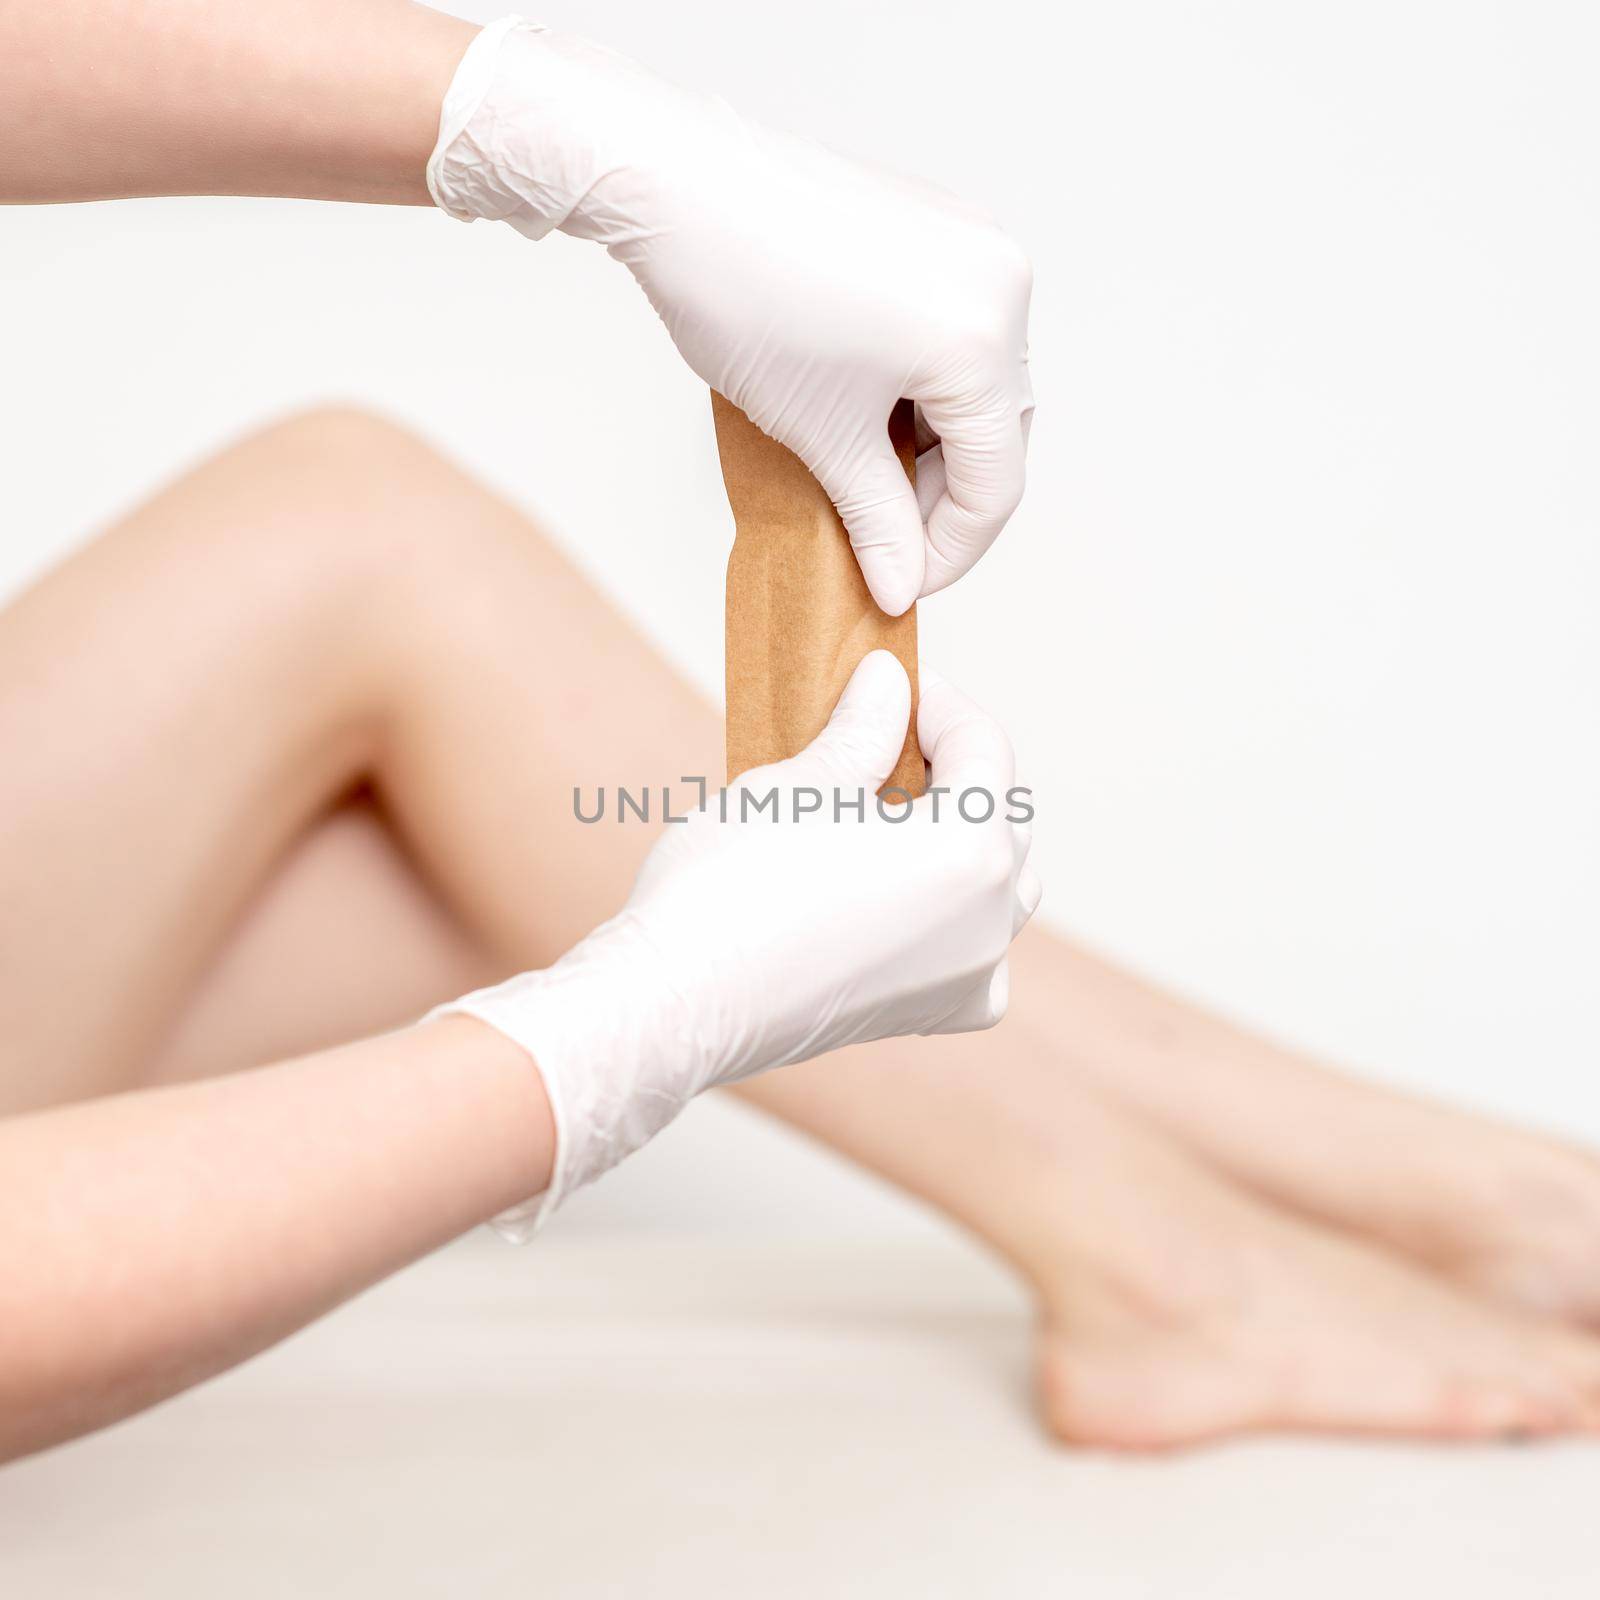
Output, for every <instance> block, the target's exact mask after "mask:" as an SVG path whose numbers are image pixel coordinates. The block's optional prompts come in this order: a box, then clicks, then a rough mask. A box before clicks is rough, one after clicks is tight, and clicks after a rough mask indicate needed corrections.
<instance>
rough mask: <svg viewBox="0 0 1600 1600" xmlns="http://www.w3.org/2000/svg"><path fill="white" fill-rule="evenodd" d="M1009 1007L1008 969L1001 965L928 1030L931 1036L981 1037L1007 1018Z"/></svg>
mask: <svg viewBox="0 0 1600 1600" xmlns="http://www.w3.org/2000/svg"><path fill="white" fill-rule="evenodd" d="M1010 1004H1011V967H1010V963H1009V962H1006V961H1001V963H1000V965H999V966H997V967H996V968H995V969H994V971H993V972H991V973H989V974H987V975H986V976H985V977H984V979H983V980H982V981H981V982H980V983H978V984H976V985H975V986H974V987H973V988H972V990H971V991H970V992H969V993H968V994H967V995H965V996H964V997H963V999H962V1001H961V1004H960V1005H958V1006H957V1007H956V1008H955V1010H954V1011H952V1012H951V1013H950V1014H949V1015H948V1016H946V1017H944V1018H942V1019H941V1020H940V1021H939V1023H938V1024H937V1025H936V1026H934V1027H932V1028H929V1029H928V1030H927V1033H928V1034H929V1035H930V1036H931V1035H933V1034H938V1033H981V1032H982V1031H983V1030H984V1029H985V1028H992V1027H994V1025H995V1024H996V1023H997V1022H999V1021H1000V1020H1001V1019H1002V1018H1003V1017H1004V1016H1005V1014H1006V1009H1007V1007H1008V1006H1009V1005H1010Z"/></svg>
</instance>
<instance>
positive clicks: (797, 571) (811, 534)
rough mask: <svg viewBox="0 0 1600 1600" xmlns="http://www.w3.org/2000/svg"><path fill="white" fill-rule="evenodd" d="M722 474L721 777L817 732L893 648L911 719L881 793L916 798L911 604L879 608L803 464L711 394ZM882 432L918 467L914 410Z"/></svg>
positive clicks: (920, 783)
mask: <svg viewBox="0 0 1600 1600" xmlns="http://www.w3.org/2000/svg"><path fill="white" fill-rule="evenodd" d="M711 411H712V416H713V418H714V419H715V422H716V428H717V450H718V453H719V454H720V455H721V458H722V477H723V481H724V482H725V483H726V484H727V486H728V501H729V504H730V505H731V506H732V507H733V521H734V528H735V535H734V541H733V552H732V554H731V555H730V556H729V557H728V598H727V606H728V611H727V697H728V781H729V782H730V783H732V782H733V780H734V779H735V778H737V777H738V776H739V774H740V773H742V772H748V771H749V770H750V768H751V767H759V766H763V765H765V764H766V763H767V762H769V761H782V760H784V759H785V758H786V757H788V756H792V755H795V754H796V753H797V752H799V751H800V750H802V749H804V748H805V746H806V745H808V744H809V743H810V742H811V741H812V739H814V738H815V737H816V736H817V734H819V733H820V732H821V731H822V728H823V725H824V724H825V723H826V722H827V720H828V717H829V714H830V713H831V712H832V710H833V708H834V704H835V702H836V701H837V700H838V698H839V695H840V693H841V692H842V691H843V689H844V686H845V684H847V683H848V682H849V681H850V674H851V673H852V672H854V671H855V669H856V666H857V664H858V663H859V662H860V660H861V658H862V657H863V656H864V655H866V654H867V653H868V652H869V651H871V650H879V649H882V650H892V651H893V652H894V654H895V655H896V656H898V657H899V658H900V662H901V665H902V666H904V667H905V669H906V673H907V675H908V676H909V677H910V679H911V724H910V726H909V727H908V728H907V730H906V742H905V746H904V748H903V749H902V750H901V752H900V759H899V761H898V762H897V763H896V765H895V769H894V771H893V772H892V773H891V774H890V775H889V781H888V782H887V783H886V784H885V785H884V788H885V789H886V790H887V789H891V788H895V789H903V790H904V791H905V792H906V793H907V794H909V795H913V796H915V795H920V794H921V793H922V791H923V787H924V782H925V778H924V770H923V765H922V751H921V749H920V748H919V747H918V745H917V709H916V708H917V608H916V607H915V606H913V607H912V608H911V609H910V610H909V611H907V612H906V614H905V615H904V616H901V617H891V616H888V615H887V614H886V613H884V612H882V611H880V610H879V609H878V607H877V605H876V604H875V603H874V601H873V599H872V596H871V595H870V594H869V593H868V592H867V584H866V580H865V579H864V578H863V577H862V576H861V568H860V567H859V566H858V565H857V563H856V557H855V552H854V550H852V549H851V548H850V539H849V536H848V535H847V534H846V533H845V531H844V524H843V523H842V522H841V521H840V520H839V515H838V513H837V512H836V511H835V510H834V509H833V502H832V501H831V500H830V499H829V498H828V496H827V494H826V492H825V491H824V490H823V488H822V485H821V484H819V483H818V482H817V480H816V479H815V478H813V477H812V476H811V474H810V473H809V472H808V471H807V470H806V468H805V466H804V465H803V464H802V463H801V461H800V459H799V458H798V457H797V456H795V455H793V454H791V452H790V451H788V450H786V449H785V448H784V447H783V446H782V445H781V444H779V443H778V442H777V441H776V440H774V439H769V438H768V437H767V435H766V434H764V433H763V432H762V431H761V430H760V429H759V428H758V427H757V426H756V425H755V424H754V423H753V422H751V421H750V419H749V418H748V417H747V416H745V414H744V413H743V412H742V411H740V410H739V408H738V407H737V406H735V405H734V404H732V402H731V401H728V400H726V399H724V398H723V396H721V395H720V394H717V393H716V392H715V391H713V392H712V395H711ZM889 432H890V435H891V437H892V438H893V440H894V444H895V449H896V450H897V452H898V453H899V456H900V461H901V464H902V465H903V466H904V467H905V469H906V475H907V476H908V477H914V474H915V470H916V441H915V438H914V436H913V431H912V413H911V405H910V403H909V402H908V401H902V402H901V403H900V404H899V405H898V406H896V407H895V411H894V415H893V417H892V419H891V421H890V424H889Z"/></svg>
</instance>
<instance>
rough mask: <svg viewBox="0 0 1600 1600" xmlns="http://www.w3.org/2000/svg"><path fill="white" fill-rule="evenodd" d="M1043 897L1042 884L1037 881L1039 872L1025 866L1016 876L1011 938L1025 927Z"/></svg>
mask: <svg viewBox="0 0 1600 1600" xmlns="http://www.w3.org/2000/svg"><path fill="white" fill-rule="evenodd" d="M1042 899H1044V885H1043V884H1042V883H1041V882H1040V881H1039V874H1038V873H1037V872H1035V871H1034V870H1033V868H1032V867H1031V866H1025V867H1023V869H1022V872H1021V874H1020V875H1019V876H1018V878H1017V900H1016V906H1015V909H1014V910H1013V912H1012V916H1011V937H1012V938H1013V939H1015V938H1016V936H1017V935H1018V934H1019V933H1021V932H1022V930H1023V929H1024V928H1025V927H1027V925H1028V922H1029V919H1030V918H1031V917H1032V916H1033V914H1034V912H1035V911H1037V910H1038V909H1039V902H1040V901H1041V900H1042Z"/></svg>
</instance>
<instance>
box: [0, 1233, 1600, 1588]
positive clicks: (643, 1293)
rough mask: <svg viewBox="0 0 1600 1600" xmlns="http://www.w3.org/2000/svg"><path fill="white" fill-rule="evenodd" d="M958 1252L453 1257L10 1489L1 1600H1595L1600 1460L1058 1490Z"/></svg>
mask: <svg viewBox="0 0 1600 1600" xmlns="http://www.w3.org/2000/svg"><path fill="white" fill-rule="evenodd" d="M1026 1334H1027V1323H1026V1320H1025V1318H1024V1315H1023V1311H1022V1307H1021V1305H1020V1302H1019V1298H1018V1296H1017V1295H1016V1292H1015V1291H1014V1290H1013V1289H1012V1287H1011V1285H1010V1284H1009V1283H1008V1282H1007V1281H1006V1280H1005V1279H1003V1278H1001V1277H1000V1276H999V1275H998V1273H997V1272H996V1271H995V1269H994V1268H992V1267H990V1266H989V1265H988V1264H987V1263H986V1262H984V1261H982V1260H981V1259H979V1258H977V1257H975V1256H973V1255H972V1254H970V1253H969V1252H967V1251H965V1250H963V1249H960V1248H958V1247H957V1246H955V1245H953V1244H947V1245H945V1246H943V1247H935V1246H932V1245H920V1246H910V1245H904V1246H901V1247H900V1248H898V1249H897V1250H895V1251H894V1252H892V1253H891V1252H888V1251H886V1250H885V1248H884V1247H883V1246H881V1245H879V1246H865V1247H863V1246H861V1245H859V1244H857V1245H852V1244H850V1243H849V1242H848V1241H843V1240H831V1241H814V1242H813V1243H811V1244H802V1243H798V1242H796V1243H791V1244H790V1245H787V1246H784V1247H780V1248H770V1247H757V1246H753V1245H739V1244H735V1243H733V1242H731V1241H724V1242H722V1243H720V1244H709V1243H704V1242H699V1243H697V1242H693V1241H687V1240H680V1241H677V1242H665V1241H657V1242H655V1243H653V1244H651V1245H648V1246H645V1245H642V1244H638V1243H635V1244H614V1245H611V1246H601V1245H598V1244H589V1245H586V1246H583V1247H581V1248H579V1247H575V1246H573V1245H570V1244H569V1245H566V1246H562V1245H560V1244H555V1245H551V1246H548V1247H540V1248H539V1249H538V1250H536V1251H529V1252H527V1253H526V1254H523V1255H521V1256H510V1257H508V1256H507V1254H506V1247H500V1246H490V1245H486V1244H482V1243H480V1244H477V1245H472V1246H467V1247H464V1248H458V1249H456V1250H454V1251H452V1252H449V1253H447V1254H446V1255H443V1256H440V1257H437V1258H435V1259H434V1260H433V1261H430V1262H428V1263H425V1264H424V1265H423V1266H421V1267H419V1268H416V1269H415V1270H414V1271H412V1272H411V1273H409V1274H407V1275H406V1276H404V1277H403V1278H401V1279H399V1280H397V1281H395V1282H393V1283H391V1284H389V1285H387V1286H385V1287H384V1288H382V1289H379V1290H377V1291H375V1292H374V1293H372V1294H371V1295H369V1296H367V1297H366V1298H365V1299H364V1300H362V1301H359V1302H358V1303H357V1304H356V1305H354V1306H352V1307H349V1308H347V1309H346V1310H345V1311H344V1312H342V1313H341V1314H340V1315H339V1316H337V1317H336V1318H334V1319H332V1320H331V1321H329V1322H327V1323H324V1324H322V1325H320V1326H319V1327H317V1328H314V1329H312V1330H310V1331H309V1332H307V1333H305V1334H302V1335H301V1336H300V1337H298V1338H297V1339H295V1340H293V1341H291V1343H290V1344H289V1345H287V1346H285V1347H282V1348H280V1349H279V1350H277V1351H275V1352H273V1353H272V1354H270V1355H268V1356H266V1357H264V1358H262V1359H261V1360H260V1361H258V1362H256V1363H254V1364H253V1365H251V1366H249V1367H247V1368H245V1369H244V1370H243V1371H241V1372H238V1373H235V1374H234V1375H232V1376H230V1377H228V1378H225V1379H223V1380H221V1381H220V1382H218V1383H217V1384H214V1385H212V1386H211V1387H209V1388H207V1389H204V1390H201V1391H199V1392H197V1393H195V1394H192V1395H189V1396H187V1397H185V1398H184V1399H182V1400H180V1401H177V1402H175V1403H174V1404H171V1405H169V1406H166V1407H163V1408H161V1409H160V1410H158V1411H156V1412H154V1413H153V1414H151V1415H150V1416H148V1417H146V1418H144V1419H142V1420H140V1421H139V1422H137V1423H135V1424H132V1425H129V1426H125V1427H122V1428H119V1429H115V1430H113V1431H112V1432H110V1433H108V1434H104V1435H101V1436H100V1437H98V1438H95V1439H90V1440H87V1441H84V1442H81V1443H79V1444H76V1445H72V1446H70V1447H68V1448H66V1449H64V1450H60V1451H57V1452H55V1453H54V1454H51V1455H48V1456H44V1457H41V1458H39V1459H38V1460H36V1461H33V1462H29V1463H25V1464H23V1465H22V1466H20V1467H14V1468H11V1469H9V1470H8V1471H7V1472H5V1473H4V1474H0V1552H3V1553H0V1580H3V1587H4V1592H5V1593H6V1595H7V1596H8V1597H15V1600H90V1597H93V1600H99V1597H105V1600H113V1597H114V1600H190V1597H193V1600H200V1597H208V1600H209V1597H211V1596H216V1595H222V1594H225V1595H227V1596H228V1597H229V1600H256V1597H261V1600H267V1597H273V1600H276V1597H278V1596H282V1595H288V1594H304V1595H315V1596H318V1597H319V1600H408V1597H410V1596H419V1597H420V1596H425V1595H426V1596H437V1595H451V1596H456V1595H461V1596H466V1595H474V1596H478V1595H483V1596H488V1595H559V1596H561V1597H562V1600H589V1597H591V1596H592V1597H594V1600H600V1597H602V1596H605V1597H612V1596H620V1595H627V1596H651V1597H672V1596H680V1595H681V1596H702V1595H714V1596H719V1597H720V1596H731V1595H751V1596H754V1595H760V1596H762V1597H764V1600H791V1597H792V1600H816V1597H818V1596H828V1597H830V1600H834V1597H837V1600H853V1597H861V1600H885V1597H896V1600H898V1597H901V1596H904V1597H908V1600H909V1597H913V1596H914V1597H916V1600H973V1597H974V1596H982V1597H984V1600H991V1597H993V1600H1013V1597H1014V1600H1041V1597H1044V1596H1071V1595H1083V1596H1092V1597H1093V1600H1133V1597H1141V1600H1145V1597H1148V1600H1176V1597H1182V1600H1253V1597H1256V1596H1261V1597H1263V1600H1264V1597H1268V1596H1273V1597H1276V1596H1283V1595H1293V1596H1295V1597H1296V1600H1349V1597H1350V1596H1351V1595H1352V1594H1361V1593H1370V1594H1377V1595H1382V1596H1395V1595H1405V1594H1437V1595H1444V1594H1448V1595H1452V1596H1454V1597H1456V1600H1480V1597H1482V1600H1489V1597H1493V1600H1503V1597H1505V1596H1507V1595H1530V1596H1532V1595H1537V1596H1539V1597H1540V1600H1580V1597H1583V1600H1588V1597H1589V1596H1591V1595H1592V1594H1593V1592H1594V1576H1593V1537H1592V1518H1591V1516H1590V1515H1589V1509H1588V1508H1589V1505H1590V1503H1591V1502H1592V1499H1593V1481H1594V1478H1593V1474H1594V1454H1593V1451H1592V1450H1584V1449H1583V1448H1582V1447H1565V1448H1563V1447H1548V1448H1547V1447H1539V1448H1524V1449H1515V1448H1510V1447H1505V1448H1500V1449H1492V1448H1491V1449H1462V1450H1434V1451H1423V1450H1418V1449H1409V1448H1402V1447H1398V1446H1391V1447H1385V1448H1376V1447H1372V1446H1358V1445H1353V1444H1352V1445H1337V1446H1335V1445H1320V1446H1312V1445H1304V1444H1297V1443H1293V1442H1254V1443H1250V1444H1236V1445H1232V1446H1230V1447H1228V1448H1226V1449H1223V1450H1214V1451H1210V1452H1207V1453H1205V1454H1203V1455H1194V1456H1183V1457H1174V1458H1170V1459H1166V1460H1161V1459H1154V1458H1148V1459H1136V1458H1118V1457H1112V1456H1106V1455H1092V1454H1076V1455H1074V1454H1069V1453H1066V1452H1063V1451H1060V1450H1057V1449H1055V1448H1053V1447H1052V1446H1051V1445H1050V1444H1049V1443H1048V1442H1047V1441H1046V1440H1045V1439H1044V1438H1043V1437H1042V1436H1041V1435H1040V1434H1039V1433H1038V1431H1037V1430H1036V1429H1035V1427H1034V1425H1033V1422H1032V1419H1031V1416H1030V1414H1029V1412H1028V1409H1027V1401H1026V1382H1027V1372H1026V1363H1027V1341H1026Z"/></svg>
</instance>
